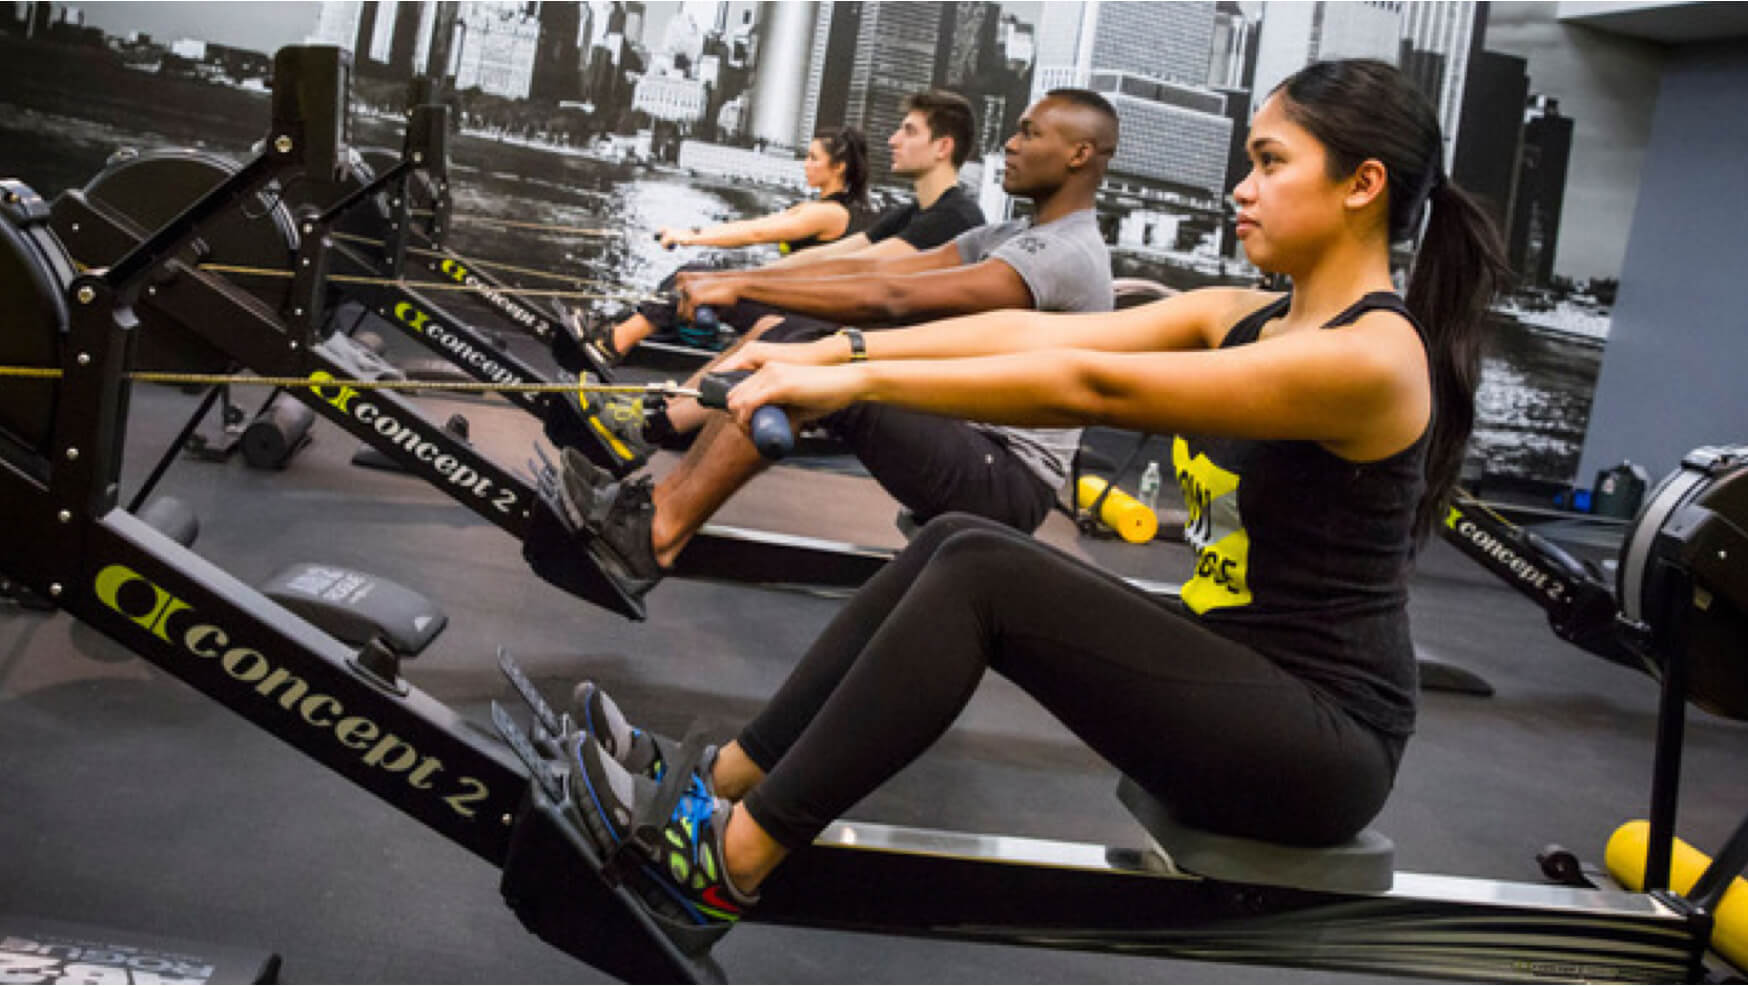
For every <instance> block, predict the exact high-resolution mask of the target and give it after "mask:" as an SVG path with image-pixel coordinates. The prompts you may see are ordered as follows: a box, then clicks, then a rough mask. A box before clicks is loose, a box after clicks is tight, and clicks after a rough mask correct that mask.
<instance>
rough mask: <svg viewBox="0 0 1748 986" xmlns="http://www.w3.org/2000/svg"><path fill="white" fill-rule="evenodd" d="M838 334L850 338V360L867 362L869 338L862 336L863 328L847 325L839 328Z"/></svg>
mask: <svg viewBox="0 0 1748 986" xmlns="http://www.w3.org/2000/svg"><path fill="white" fill-rule="evenodd" d="M838 335H841V336H843V337H844V338H845V339H848V340H850V362H852V363H866V362H867V361H868V340H867V339H864V338H862V330H861V329H852V328H850V327H849V326H845V327H844V328H841V329H839V330H838Z"/></svg>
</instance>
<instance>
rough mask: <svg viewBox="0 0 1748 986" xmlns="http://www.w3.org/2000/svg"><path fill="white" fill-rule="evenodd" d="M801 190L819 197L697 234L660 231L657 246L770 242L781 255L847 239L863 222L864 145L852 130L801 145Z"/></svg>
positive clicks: (827, 134) (865, 196)
mask: <svg viewBox="0 0 1748 986" xmlns="http://www.w3.org/2000/svg"><path fill="white" fill-rule="evenodd" d="M802 173H803V175H804V176H805V177H806V180H807V186H808V187H809V188H814V189H818V190H819V198H817V199H812V200H808V201H804V202H797V203H796V204H794V205H792V206H790V207H789V208H787V209H784V210H783V211H782V212H778V213H773V214H771V215H769V216H761V217H759V218H757V219H742V220H739V221H737V222H731V223H722V224H720V225H716V226H708V227H705V228H703V229H697V228H693V229H680V228H676V227H669V226H664V227H662V229H661V230H660V231H658V234H657V235H658V236H660V238H661V243H662V246H664V247H676V246H713V247H741V246H754V245H757V244H760V243H776V244H778V245H779V247H780V248H781V249H782V251H783V252H784V253H785V254H787V253H789V252H791V251H793V250H804V249H806V248H807V247H810V246H817V245H818V244H821V243H830V242H832V241H833V240H837V239H840V238H842V237H845V236H848V235H850V234H851V233H854V232H856V231H857V230H858V229H860V225H858V222H857V220H858V217H861V222H862V223H863V224H865V223H866V221H867V220H866V215H867V205H868V142H867V140H866V139H865V138H864V137H863V136H862V132H861V131H860V130H857V129H856V128H854V127H840V128H838V129H836V130H829V131H824V132H822V133H820V134H819V136H817V137H815V138H813V141H812V142H811V143H809V144H808V145H807V157H806V158H805V159H804V160H803V162H802Z"/></svg>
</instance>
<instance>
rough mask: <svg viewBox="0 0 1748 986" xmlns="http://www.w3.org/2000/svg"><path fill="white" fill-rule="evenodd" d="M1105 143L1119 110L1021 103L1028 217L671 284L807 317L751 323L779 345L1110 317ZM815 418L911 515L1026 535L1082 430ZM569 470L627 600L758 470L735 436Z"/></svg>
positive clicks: (573, 459) (868, 406)
mask: <svg viewBox="0 0 1748 986" xmlns="http://www.w3.org/2000/svg"><path fill="white" fill-rule="evenodd" d="M1116 141H1117V117H1116V112H1115V111H1114V110H1113V109H1112V108H1111V105H1110V104H1109V103H1108V102H1107V101H1106V100H1105V99H1104V98H1103V97H1101V96H1099V95H1098V94H1096V93H1093V92H1089V91H1086V90H1080V89H1064V90H1055V91H1052V92H1051V93H1049V94H1048V95H1046V96H1045V97H1044V98H1043V99H1041V100H1039V101H1038V102H1037V103H1035V104H1033V105H1032V106H1031V107H1030V108H1028V109H1027V111H1026V114H1025V115H1024V116H1023V117H1022V118H1021V119H1020V123H1019V127H1018V130H1017V131H1016V132H1015V134H1014V135H1013V137H1011V138H1010V139H1009V140H1008V142H1007V144H1006V145H1005V146H1004V148H1003V150H1004V152H1005V153H1004V155H1003V163H1004V165H1005V170H1004V173H1003V177H1002V186H1003V188H1004V189H1005V190H1006V191H1007V192H1008V193H1009V194H1011V195H1015V196H1018V197H1021V198H1027V199H1030V200H1031V201H1032V203H1033V205H1034V207H1035V209H1034V217H1033V218H1032V219H1029V220H1015V221H1011V222H1003V223H996V224H992V225H987V226H981V227H978V228H976V229H973V230H969V231H967V232H965V233H962V234H960V235H959V236H958V237H957V238H956V239H954V240H953V241H951V242H949V243H946V244H944V245H942V246H940V247H937V248H936V249H934V250H929V251H924V252H922V253H918V254H915V255H911V256H907V257H902V258H896V259H892V260H874V261H857V260H826V261H822V262H820V263H818V264H813V265H809V266H807V267H805V268H797V269H795V270H793V271H785V270H781V269H766V270H761V271H756V272H731V273H726V274H715V275H706V274H700V275H696V276H692V277H682V278H680V279H679V280H678V281H677V283H676V288H677V290H678V293H679V296H680V297H679V303H680V310H681V314H682V315H683V316H687V317H689V316H690V315H691V314H692V312H693V311H694V310H695V309H696V308H698V307H701V306H705V305H728V304H733V303H735V302H737V301H742V300H750V301H757V302H762V303H764V304H767V305H771V306H774V307H777V308H782V309H785V310H787V311H791V312H796V313H798V316H799V317H800V318H801V320H803V321H806V322H808V325H807V326H806V327H805V333H804V334H802V335H799V336H797V335H786V334H785V333H784V332H783V331H780V329H781V326H773V325H764V326H762V328H763V329H764V330H765V331H768V332H770V333H771V336H770V338H771V339H776V340H783V341H788V340H793V339H796V338H809V337H812V338H817V337H818V336H819V335H820V333H821V332H822V331H830V330H829V329H824V328H823V326H828V325H829V326H834V327H835V326H836V325H842V324H846V323H848V324H851V325H874V324H884V325H892V324H915V323H918V322H922V321H926V320H928V319H930V318H940V317H944V316H949V315H962V314H972V313H976V312H985V311H994V310H1000V309H1019V308H1030V309H1037V310H1042V311H1109V310H1110V308H1111V266H1110V255H1109V253H1108V252H1107V251H1106V249H1105V245H1104V242H1103V240H1102V238H1101V237H1100V235H1099V230H1098V224H1097V221H1096V219H1095V216H1094V213H1093V202H1094V196H1095V194H1096V192H1097V190H1098V187H1099V183H1100V182H1101V180H1102V179H1103V177H1104V172H1105V167H1106V165H1108V164H1109V162H1110V159H1111V155H1112V154H1113V153H1115V151H1116ZM809 317H810V318H809ZM822 320H829V321H822ZM772 321H773V322H777V321H780V320H777V319H773V320H772ZM753 334H755V335H756V334H757V332H755V333H753ZM841 338H842V340H843V341H842V342H841V343H828V342H819V343H816V346H826V345H833V346H836V345H842V346H843V347H844V351H843V352H842V354H841V357H840V358H843V359H856V358H860V355H861V351H860V349H858V348H857V347H858V343H859V342H860V336H859V335H857V334H855V333H853V332H850V333H847V334H841ZM710 413H711V414H713V415H715V414H718V413H719V412H710ZM602 417H603V418H605V417H607V416H605V415H603V416H602ZM821 421H822V423H823V424H824V425H825V426H826V427H828V428H829V429H831V431H832V432H833V433H835V434H836V435H837V436H838V437H839V438H841V439H842V440H843V441H844V443H845V444H846V445H848V446H849V448H850V449H851V450H852V451H853V452H855V453H856V455H857V456H858V457H859V458H860V459H861V460H862V463H863V464H864V465H865V466H866V467H867V469H868V472H869V473H870V474H871V475H872V476H873V477H874V478H875V480H877V481H878V482H879V483H880V485H881V486H882V487H884V488H885V489H886V491H887V492H889V493H891V494H892V496H893V497H894V499H896V500H898V501H899V503H901V504H903V505H904V506H905V507H906V508H908V509H909V510H910V511H911V512H912V513H913V514H915V515H916V516H917V517H918V519H921V520H927V519H928V518H930V517H933V516H936V515H938V514H942V513H946V512H948V511H964V512H968V513H974V514H978V515H980V516H984V517H988V518H991V519H994V520H998V521H1001V522H1003V523H1006V524H1009V525H1011V526H1013V527H1015V528H1017V529H1019V530H1022V531H1027V532H1030V531H1032V530H1034V529H1035V528H1036V527H1037V526H1038V525H1039V524H1041V523H1042V522H1043V520H1044V518H1045V517H1046V516H1047V515H1048V514H1049V511H1050V508H1051V506H1052V504H1053V503H1054V502H1055V498H1056V493H1057V491H1058V490H1059V489H1060V488H1061V486H1062V483H1063V482H1064V480H1065V479H1066V478H1067V474H1068V464H1069V461H1070V459H1071V458H1072V457H1073V454H1074V450H1075V447H1076V443H1077V441H1078V436H1079V432H1078V430H1067V429H1050V428H1013V427H999V426H991V425H984V424H978V423H972V422H966V421H960V420H957V419H949V418H942V417H938V416H935V415H931V414H923V413H920V412H916V411H909V410H905V409H903V408H897V407H892V406H890V405H885V404H879V403H875V402H863V403H857V404H852V405H850V406H849V407H847V408H845V409H843V410H841V411H838V412H837V413H835V414H832V415H830V416H828V417H826V418H824V419H821ZM673 424H674V422H673V419H671V418H669V417H668V416H667V415H663V414H658V415H655V416H652V418H651V419H650V422H649V423H648V424H646V425H645V428H644V429H643V434H641V435H638V436H633V437H638V438H642V437H648V438H652V439H659V438H660V437H661V433H662V429H664V428H672V427H673ZM564 462H565V469H564V474H563V477H562V478H563V484H562V485H563V490H564V496H563V500H564V506H565V508H566V513H567V514H569V515H570V518H569V519H570V521H571V522H572V526H573V527H574V528H575V529H576V531H577V535H578V538H579V547H581V548H583V549H585V550H587V551H588V552H589V553H590V554H591V555H592V556H593V557H595V558H596V559H597V561H600V560H601V559H603V558H604V559H606V561H605V563H604V564H603V565H602V567H603V568H604V569H606V570H610V572H611V574H612V576H613V577H614V579H615V581H616V582H618V583H619V584H620V588H621V589H623V590H624V591H625V592H627V593H630V594H632V595H641V594H643V593H644V592H646V591H648V589H649V588H650V587H651V586H653V585H654V584H655V583H656V581H658V580H659V579H660V578H661V576H662V575H663V573H664V571H665V570H666V569H667V568H668V567H669V566H671V565H672V564H673V561H674V559H675V557H676V556H677V555H678V554H679V552H680V550H681V549H682V548H683V547H684V546H685V544H686V543H687V542H688V541H689V540H690V539H691V537H692V535H693V534H694V533H695V532H696V531H697V530H698V529H699V528H700V527H702V526H703V525H704V523H705V522H706V521H707V520H708V519H709V516H710V514H711V513H712V512H714V510H715V508H716V507H717V506H718V505H720V504H721V503H722V502H723V501H725V500H726V499H727V498H728V497H729V496H730V495H732V494H733V492H734V491H735V490H737V489H738V488H739V487H740V486H741V485H742V484H743V483H745V482H746V481H747V480H748V479H750V478H752V476H753V475H754V474H756V473H757V472H758V471H759V470H760V469H761V468H762V465H763V463H762V461H761V460H760V458H759V455H758V452H757V451H756V450H755V449H754V448H753V446H752V443H751V441H750V440H749V438H748V437H747V435H746V434H745V433H744V432H743V431H741V430H740V429H739V428H736V427H732V426H730V427H716V428H711V429H709V430H707V431H706V432H704V434H703V436H702V437H701V438H700V439H699V440H698V442H697V443H696V444H694V445H693V447H692V448H691V450H690V451H689V452H688V453H687V457H686V461H685V463H684V464H682V465H681V466H680V467H679V468H677V469H675V470H673V471H671V472H670V473H668V474H667V475H666V476H664V477H663V478H662V480H661V482H660V483H657V484H653V485H652V484H650V483H648V482H646V481H638V482H616V481H614V478H613V475H612V474H610V473H609V471H608V470H607V469H604V468H599V467H598V466H608V465H609V464H607V463H600V464H598V465H591V464H590V462H589V461H588V459H586V458H584V457H583V454H582V453H580V452H577V451H575V450H569V449H567V450H566V453H565V458H564ZM615 471H617V470H615Z"/></svg>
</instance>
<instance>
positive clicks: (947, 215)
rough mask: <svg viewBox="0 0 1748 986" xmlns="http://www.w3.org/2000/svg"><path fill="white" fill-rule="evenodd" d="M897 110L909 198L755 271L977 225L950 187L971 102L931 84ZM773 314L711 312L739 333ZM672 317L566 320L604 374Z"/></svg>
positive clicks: (926, 245) (898, 146) (966, 137)
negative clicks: (862, 224)
mask: <svg viewBox="0 0 1748 986" xmlns="http://www.w3.org/2000/svg"><path fill="white" fill-rule="evenodd" d="M904 110H905V115H904V119H903V120H902V121H901V122H900V123H899V125H898V129H897V130H895V131H893V133H892V136H891V137H889V138H887V141H886V146H887V148H888V149H890V150H891V152H892V173H893V174H894V175H896V176H898V177H900V178H906V179H909V181H910V183H911V188H912V189H913V190H914V191H915V193H916V198H915V199H914V200H913V201H911V202H907V203H905V204H903V205H898V206H894V207H892V208H891V209H888V210H886V211H885V212H883V213H881V214H880V216H879V217H878V218H877V219H875V220H874V222H873V224H872V225H870V226H869V227H868V229H866V230H864V231H862V232H860V233H854V234H852V235H850V236H845V237H842V238H840V239H837V240H833V241H832V242H830V243H826V244H822V245H820V246H816V247H812V248H809V249H807V250H802V251H799V252H797V253H792V254H790V255H789V256H787V257H784V258H783V259H781V260H778V261H776V262H775V263H772V264H768V265H766V266H765V267H763V268H760V269H761V270H765V271H773V272H776V271H782V272H789V271H795V272H797V273H798V274H799V273H800V272H801V271H804V270H805V268H806V267H807V266H808V265H810V264H815V263H819V262H820V261H824V260H839V259H843V258H846V257H855V258H859V259H883V258H895V257H903V256H907V255H909V254H914V253H919V252H922V251H925V250H933V249H934V248H936V247H939V246H942V245H943V244H946V243H950V242H952V240H953V238H954V237H956V236H958V235H959V234H960V233H963V232H965V231H966V230H968V229H971V228H973V227H975V226H981V225H983V212H982V211H981V210H980V209H978V207H977V203H976V202H973V201H972V200H971V197H970V196H969V195H966V194H965V193H964V191H962V190H961V189H960V188H959V185H958V183H959V168H960V166H961V165H963V164H964V163H965V158H966V156H967V155H968V154H969V153H970V151H971V142H972V139H973V136H972V135H973V134H974V133H975V120H974V119H973V117H972V114H971V104H970V103H969V102H967V101H966V100H965V98H964V97H962V96H960V95H958V94H956V93H951V92H946V91H943V90H931V91H928V92H919V93H915V94H913V95H911V96H908V97H906V98H905V101H904ZM777 312H779V310H778V309H774V308H771V307H770V306H767V305H760V304H758V303H756V302H747V303H745V304H744V305H736V306H733V307H732V308H728V309H725V310H723V311H721V312H719V313H718V315H719V317H720V318H721V319H722V321H723V322H724V323H725V324H727V325H730V326H734V327H735V328H738V329H741V330H743V331H744V330H745V329H747V328H750V327H751V326H752V324H753V323H754V322H755V321H757V320H758V319H759V318H761V317H763V316H765V315H769V314H773V313H777ZM673 322H674V316H673V306H672V305H668V304H661V303H650V304H646V305H645V306H643V308H641V309H640V310H639V312H638V314H636V315H633V316H631V317H630V318H628V319H626V320H625V321H623V322H620V323H619V324H617V325H611V326H609V325H590V324H577V323H576V322H573V324H572V327H573V329H574V330H576V331H577V332H578V335H579V340H578V341H579V342H580V344H581V348H582V351H583V354H584V356H586V357H587V358H588V360H589V362H590V363H591V364H592V365H593V368H594V370H595V372H596V373H597V374H602V375H605V374H606V373H607V372H608V371H609V370H610V369H611V367H612V366H613V365H614V364H616V363H618V362H619V361H620V359H621V358H623V355H624V354H625V353H626V352H628V351H630V349H631V347H632V346H635V345H637V344H638V343H639V342H642V341H643V340H644V339H646V338H648V337H649V335H650V334H651V333H653V332H655V331H657V330H658V329H661V328H665V327H668V326H670V325H672V324H673Z"/></svg>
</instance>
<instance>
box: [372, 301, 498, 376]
mask: <svg viewBox="0 0 1748 986" xmlns="http://www.w3.org/2000/svg"><path fill="white" fill-rule="evenodd" d="M392 311H393V313H394V317H395V321H397V322H399V323H401V324H402V325H404V326H406V327H407V328H409V329H412V330H413V331H414V332H417V333H419V334H420V335H422V336H424V337H425V338H427V339H429V340H431V341H432V342H433V343H435V344H436V345H437V347H438V348H440V349H442V350H444V351H445V352H447V353H449V354H450V355H451V356H453V357H455V360H456V362H458V363H460V364H461V365H462V366H465V367H468V368H469V369H471V370H473V371H474V375H475V376H476V377H478V378H480V379H481V380H485V381H487V382H488V383H525V382H526V381H524V380H523V379H522V377H521V376H520V375H519V374H517V373H516V371H514V370H512V369H510V368H509V367H507V366H505V365H504V364H502V363H500V362H498V359H497V357H495V356H493V355H492V354H491V353H489V352H487V351H486V350H485V349H484V348H483V347H481V346H479V345H477V344H475V343H474V342H473V341H471V340H469V339H467V338H465V337H464V336H462V335H461V334H460V333H458V332H456V331H454V330H453V329H450V328H449V327H448V326H446V325H444V324H443V323H442V322H439V321H437V320H435V319H433V318H432V317H431V315H430V314H429V313H428V312H425V311H422V310H420V308H419V307H418V306H417V305H414V304H413V303H412V302H409V301H400V302H396V303H395V306H394V308H393V309H392Z"/></svg>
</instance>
